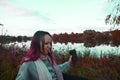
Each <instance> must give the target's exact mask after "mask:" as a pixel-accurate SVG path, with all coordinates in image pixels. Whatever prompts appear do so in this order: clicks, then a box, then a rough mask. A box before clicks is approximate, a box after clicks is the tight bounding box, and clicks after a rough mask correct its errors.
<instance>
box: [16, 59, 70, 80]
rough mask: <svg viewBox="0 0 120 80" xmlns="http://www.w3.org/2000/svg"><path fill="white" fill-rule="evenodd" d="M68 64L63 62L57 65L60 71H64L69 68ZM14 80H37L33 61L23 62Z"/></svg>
mask: <svg viewBox="0 0 120 80" xmlns="http://www.w3.org/2000/svg"><path fill="white" fill-rule="evenodd" d="M70 65H71V64H70V62H65V63H63V64H60V65H58V67H59V68H60V70H61V72H63V73H64V72H66V71H67V70H68V69H69V68H70ZM16 80H39V76H38V72H37V69H36V65H35V63H34V62H33V61H30V62H24V63H23V64H22V65H21V67H20V69H19V71H18V74H17V76H16Z"/></svg>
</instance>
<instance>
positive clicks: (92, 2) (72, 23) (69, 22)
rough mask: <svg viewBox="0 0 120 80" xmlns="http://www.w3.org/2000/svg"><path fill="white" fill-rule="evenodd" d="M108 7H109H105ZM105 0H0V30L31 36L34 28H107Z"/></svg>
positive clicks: (64, 29)
mask: <svg viewBox="0 0 120 80" xmlns="http://www.w3.org/2000/svg"><path fill="white" fill-rule="evenodd" d="M108 7H109V8H108ZM111 9H112V8H110V5H108V3H107V0H0V24H4V25H3V26H0V32H1V30H2V28H3V31H4V33H5V32H6V34H8V35H13V36H18V35H26V36H32V35H33V34H34V32H36V31H37V30H45V31H49V32H50V33H51V34H53V33H57V34H58V33H64V32H67V33H71V32H74V33H82V32H83V31H84V30H88V29H92V30H96V31H107V30H109V29H110V27H108V26H107V25H106V24H105V17H106V16H107V15H108V14H109V13H110V11H111Z"/></svg>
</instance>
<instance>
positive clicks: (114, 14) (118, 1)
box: [105, 0, 120, 30]
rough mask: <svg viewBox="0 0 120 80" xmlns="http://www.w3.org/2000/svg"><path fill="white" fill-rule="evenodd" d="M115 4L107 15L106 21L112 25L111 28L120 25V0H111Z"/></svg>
mask: <svg viewBox="0 0 120 80" xmlns="http://www.w3.org/2000/svg"><path fill="white" fill-rule="evenodd" d="M108 3H109V4H110V3H112V4H113V5H114V7H113V9H112V11H111V13H110V14H108V15H107V16H106V19H105V23H106V24H109V25H112V27H111V30H112V29H114V28H116V27H118V28H119V25H120V0H109V2H108Z"/></svg>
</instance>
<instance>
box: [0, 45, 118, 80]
mask: <svg viewBox="0 0 120 80" xmlns="http://www.w3.org/2000/svg"><path fill="white" fill-rule="evenodd" d="M13 48H14V47H11V48H4V47H2V46H1V45H0V79H1V80H15V77H16V75H17V72H18V69H19V62H20V60H21V58H22V57H23V56H24V54H25V53H26V51H23V50H21V49H20V48H17V49H13ZM65 54H66V55H61V54H57V53H56V55H55V56H56V60H57V63H58V64H60V63H63V62H65V61H67V60H68V57H69V54H68V52H66V53H65ZM119 62H120V56H119V55H114V53H110V54H108V55H101V57H100V58H98V57H96V56H95V55H93V56H91V55H90V52H89V51H85V52H84V55H82V54H81V53H79V54H78V62H77V63H76V64H73V65H72V67H71V69H70V70H69V71H68V72H67V73H68V74H74V75H78V76H82V77H86V78H88V80H120V63H119Z"/></svg>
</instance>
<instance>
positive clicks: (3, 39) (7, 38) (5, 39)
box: [0, 35, 32, 44]
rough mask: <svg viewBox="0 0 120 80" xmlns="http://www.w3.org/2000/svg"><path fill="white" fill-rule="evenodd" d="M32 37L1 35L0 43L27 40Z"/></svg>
mask: <svg viewBox="0 0 120 80" xmlns="http://www.w3.org/2000/svg"><path fill="white" fill-rule="evenodd" d="M31 38H32V37H27V36H17V37H16V36H9V35H1V36H0V43H2V44H4V43H11V42H16V41H17V42H27V41H28V40H31Z"/></svg>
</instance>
